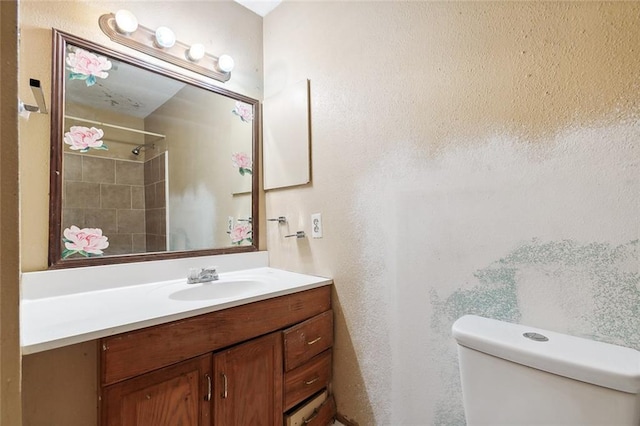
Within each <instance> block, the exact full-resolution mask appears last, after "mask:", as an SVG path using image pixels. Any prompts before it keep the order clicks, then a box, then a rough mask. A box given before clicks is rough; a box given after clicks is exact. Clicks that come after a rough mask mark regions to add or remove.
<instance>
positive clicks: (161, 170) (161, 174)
mask: <svg viewBox="0 0 640 426" xmlns="http://www.w3.org/2000/svg"><path fill="white" fill-rule="evenodd" d="M165 155H166V154H165V153H162V154H160V155H159V156H158V157H156V158H157V159H158V181H165V180H166V177H165V171H166V170H165Z"/></svg>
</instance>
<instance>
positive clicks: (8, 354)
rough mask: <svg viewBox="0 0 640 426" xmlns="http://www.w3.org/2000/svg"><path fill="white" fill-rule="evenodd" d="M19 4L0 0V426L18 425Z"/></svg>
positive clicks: (19, 418) (19, 410)
mask: <svg viewBox="0 0 640 426" xmlns="http://www.w3.org/2000/svg"><path fill="white" fill-rule="evenodd" d="M17 19H18V6H17V2H15V1H3V2H0V40H1V41H0V61H1V63H2V67H0V80H1V81H2V85H1V87H0V171H1V172H0V425H2V426H17V425H20V424H21V414H22V413H21V409H20V333H19V327H18V323H19V312H18V306H19V294H20V291H19V287H18V283H19V281H18V277H19V272H20V241H19V206H18V112H17V108H16V98H17V95H18V79H17V72H16V71H17V69H18V55H17V45H18V33H17Z"/></svg>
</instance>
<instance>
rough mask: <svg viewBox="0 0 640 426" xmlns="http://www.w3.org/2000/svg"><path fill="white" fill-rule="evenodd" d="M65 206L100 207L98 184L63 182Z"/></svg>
mask: <svg viewBox="0 0 640 426" xmlns="http://www.w3.org/2000/svg"><path fill="white" fill-rule="evenodd" d="M64 186H65V188H64V190H65V193H64V196H65V197H64V201H63V202H64V206H63V207H65V208H70V209H71V208H98V207H100V184H99V183H86V182H65V184H64Z"/></svg>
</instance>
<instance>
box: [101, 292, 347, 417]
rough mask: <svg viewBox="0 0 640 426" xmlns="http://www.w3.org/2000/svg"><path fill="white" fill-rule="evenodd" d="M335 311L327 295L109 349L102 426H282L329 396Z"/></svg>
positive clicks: (214, 315)
mask: <svg viewBox="0 0 640 426" xmlns="http://www.w3.org/2000/svg"><path fill="white" fill-rule="evenodd" d="M330 309H331V288H330V286H324V287H319V288H316V289H312V290H306V291H302V292H298V293H294V294H290V295H286V296H281V297H276V298H273V299H268V300H264V301H259V302H255V303H250V304H246V305H241V306H238V307H233V308H229V309H225V310H221V311H216V312H211V313H208V314H204V315H200V316H196V317H192V318H187V319H184V320H178V321H175V322H171V323H167V324H162V325H158V326H153V327H148V328H144V329H140V330H136V331H131V332H128V333H122V334H119V335H116V336H111V337H107V338H104V339H102V340H101V342H100V343H101V349H102V350H101V359H100V369H101V373H100V385H101V386H100V391H101V404H100V409H101V411H100V419H101V426H150V425H153V426H177V425H181V426H222V425H225V426H242V425H251V426H253V425H257V426H260V425H264V426H279V425H282V424H283V419H284V416H285V414H284V412H285V411H286V410H288V409H289V408H291V407H292V406H293V405H295V404H297V403H301V402H302V401H304V399H306V398H308V397H310V396H312V394H313V393H314V392H316V391H317V390H318V389H321V388H324V387H327V386H328V383H329V381H330V376H331V364H330V363H331V361H330V359H331V349H330V346H331V342H332V338H333V330H332V327H333V322H332V311H331V310H330ZM314 319H315V320H316V321H313V320H314ZM318 319H320V321H319V322H320V323H322V325H321V326H320V328H322V329H323V330H325V331H323V332H322V337H321V338H320V339H318V337H320V336H319V335H318V333H317V332H316V328H317V327H318V325H319V322H318ZM328 322H330V326H329V327H330V328H331V329H330V328H328V325H327V324H328ZM305 324H307V326H304V325H305ZM309 327H311V328H309ZM326 330H328V331H326ZM294 336H295V337H294ZM301 336H302V337H301ZM294 340H297V341H298V342H297V343H296V342H294ZM314 340H315V342H313V341H314ZM309 342H313V343H311V344H308V343H309ZM320 342H322V343H320ZM292 343H295V344H294V346H296V345H297V347H299V350H293V349H289V348H291V347H292V346H291V344H292ZM300 348H301V349H300ZM319 351H322V353H321V354H319V355H316V353H318V352H319ZM287 357H288V358H289V360H287V361H285V359H286V358H287ZM320 359H321V360H322V361H320V362H319V361H318V360H320ZM292 365H297V367H296V368H293V369H292V368H291V366H292ZM317 365H320V366H321V368H322V369H323V370H322V373H321V374H322V376H321V377H320V376H318V378H316V376H317V374H316V373H317V372H318V371H320V370H318V371H316V370H315V369H314V368H316V366H317ZM286 368H287V369H289V370H290V371H287V372H285V369H286ZM309 369H311V370H309ZM296 371H298V372H299V371H302V372H303V373H304V374H302V375H300V380H295V383H294V382H293V379H292V377H294V375H293V372H296ZM301 381H302V382H301ZM285 382H287V383H285ZM289 382H291V384H289ZM304 382H311V383H310V384H308V385H305V384H304ZM301 383H302V384H301ZM301 386H302V390H300V389H297V388H300V387H301ZM294 389H297V390H295V392H294ZM333 410H334V411H335V408H333ZM330 414H331V413H330ZM331 415H332V414H331ZM327 418H329V417H327ZM309 424H311V425H315V424H319V423H309ZM324 424H327V422H325V423H324ZM323 426H324V425H323Z"/></svg>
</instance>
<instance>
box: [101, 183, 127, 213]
mask: <svg viewBox="0 0 640 426" xmlns="http://www.w3.org/2000/svg"><path fill="white" fill-rule="evenodd" d="M100 187H101V188H100V195H101V199H102V208H103V209H130V208H131V187H130V186H128V185H100Z"/></svg>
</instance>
